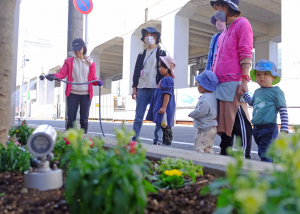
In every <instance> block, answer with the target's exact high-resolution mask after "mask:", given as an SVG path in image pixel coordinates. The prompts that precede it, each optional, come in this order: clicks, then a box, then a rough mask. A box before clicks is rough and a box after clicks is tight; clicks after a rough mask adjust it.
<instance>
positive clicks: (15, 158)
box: [0, 142, 30, 173]
mask: <svg viewBox="0 0 300 214" xmlns="http://www.w3.org/2000/svg"><path fill="white" fill-rule="evenodd" d="M29 167H30V153H29V152H27V151H26V150H25V149H24V151H22V150H21V149H20V148H19V147H18V146H17V145H15V142H8V143H7V148H5V147H4V146H3V145H2V144H0V172H6V171H8V172H22V173H23V172H24V171H26V170H29Z"/></svg>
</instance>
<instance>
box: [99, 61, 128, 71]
mask: <svg viewBox="0 0 300 214" xmlns="http://www.w3.org/2000/svg"><path fill="white" fill-rule="evenodd" d="M102 67H108V68H111V69H119V70H122V68H123V65H122V64H112V63H110V62H101V63H100V73H101V68H102Z"/></svg>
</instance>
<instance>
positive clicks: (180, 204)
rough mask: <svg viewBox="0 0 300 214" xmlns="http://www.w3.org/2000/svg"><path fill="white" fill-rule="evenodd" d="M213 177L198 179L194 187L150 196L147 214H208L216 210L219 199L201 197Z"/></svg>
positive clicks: (160, 192) (164, 191)
mask: <svg viewBox="0 0 300 214" xmlns="http://www.w3.org/2000/svg"><path fill="white" fill-rule="evenodd" d="M214 179H215V178H214V176H212V175H204V176H203V177H199V178H197V180H196V182H195V183H193V184H192V185H189V186H186V187H184V188H180V189H175V190H160V191H159V192H158V193H156V194H154V193H150V194H149V196H148V204H147V210H146V212H145V214H196V213H197V214H200V213H201V214H208V213H213V212H214V210H215V206H216V202H217V198H216V197H213V196H210V195H206V196H200V194H199V193H200V190H201V189H202V188H203V187H204V186H206V185H207V184H208V183H210V182H212V181H213V180H214Z"/></svg>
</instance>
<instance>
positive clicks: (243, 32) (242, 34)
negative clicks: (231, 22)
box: [237, 19, 253, 61]
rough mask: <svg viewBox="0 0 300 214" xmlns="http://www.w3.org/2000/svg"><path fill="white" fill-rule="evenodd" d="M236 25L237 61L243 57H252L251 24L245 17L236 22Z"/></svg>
mask: <svg viewBox="0 0 300 214" xmlns="http://www.w3.org/2000/svg"><path fill="white" fill-rule="evenodd" d="M237 27H238V28H237V40H238V54H239V61H242V60H243V59H244V58H250V59H252V50H253V31H252V27H251V24H250V22H249V21H248V20H247V19H243V20H241V21H239V22H238V26H237Z"/></svg>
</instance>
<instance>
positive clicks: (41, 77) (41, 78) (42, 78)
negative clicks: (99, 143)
mask: <svg viewBox="0 0 300 214" xmlns="http://www.w3.org/2000/svg"><path fill="white" fill-rule="evenodd" d="M46 77H47V75H45V76H42V75H41V76H40V80H44V79H45V78H46ZM54 80H57V81H62V82H64V83H67V84H72V85H85V84H89V83H93V82H96V81H98V80H93V81H89V82H84V83H73V82H68V81H65V80H62V79H59V78H57V77H55V78H54ZM99 121H100V128H101V131H102V135H103V137H105V134H104V131H103V128H102V122H101V86H99Z"/></svg>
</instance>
